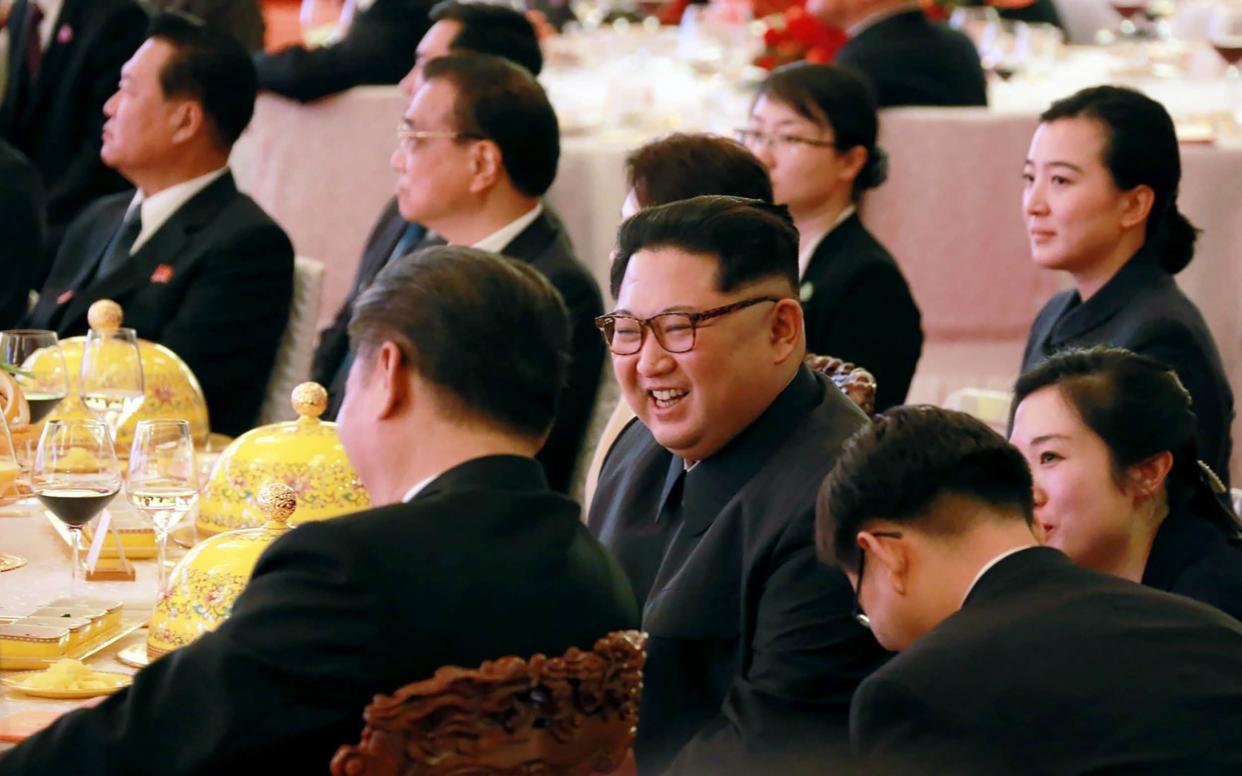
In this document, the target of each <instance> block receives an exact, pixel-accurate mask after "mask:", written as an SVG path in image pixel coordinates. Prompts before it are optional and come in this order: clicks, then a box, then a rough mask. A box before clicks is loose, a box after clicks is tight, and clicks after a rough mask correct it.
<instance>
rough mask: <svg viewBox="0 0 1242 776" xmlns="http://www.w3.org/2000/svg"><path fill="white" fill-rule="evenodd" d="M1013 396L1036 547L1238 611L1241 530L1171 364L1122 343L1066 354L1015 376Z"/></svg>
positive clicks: (1015, 435)
mask: <svg viewBox="0 0 1242 776" xmlns="http://www.w3.org/2000/svg"><path fill="white" fill-rule="evenodd" d="M1014 402H1015V405H1016V406H1017V411H1016V412H1015V414H1014V422H1013V432H1012V434H1011V438H1010V441H1012V442H1013V444H1015V445H1016V446H1017V447H1018V449H1019V450H1021V451H1022V453H1023V455H1024V456H1025V457H1026V459H1027V462H1028V463H1029V464H1030V467H1031V471H1032V474H1033V477H1034V485H1035V525H1036V529H1037V533H1038V534H1040V538H1041V541H1043V543H1045V544H1047V545H1049V546H1052V547H1056V548H1058V549H1060V550H1062V551H1064V552H1065V553H1066V554H1067V555H1069V556H1070V558H1071V559H1073V560H1074V561H1075V562H1076V563H1078V564H1080V565H1083V566H1088V567H1090V568H1093V569H1095V570H1097V571H1103V572H1106V573H1110V574H1115V575H1117V576H1121V577H1125V578H1128V579H1131V580H1133V581H1135V582H1142V583H1143V584H1146V585H1148V586H1150V587H1155V588H1157V589H1160V590H1166V591H1169V592H1173V593H1179V594H1181V595H1185V596H1188V597H1191V598H1196V599H1198V600H1200V601H1203V602H1205V603H1209V604H1212V605H1213V606H1216V607H1218V608H1220V609H1222V610H1224V611H1226V612H1228V613H1229V614H1232V615H1233V616H1235V617H1238V616H1240V615H1242V536H1240V535H1239V530H1238V523H1237V521H1236V518H1235V517H1234V516H1233V515H1232V514H1231V513H1230V512H1229V511H1228V510H1227V509H1226V508H1225V507H1224V506H1223V504H1222V503H1221V502H1220V500H1219V499H1218V498H1217V496H1218V495H1219V493H1220V492H1223V491H1224V487H1223V486H1222V485H1221V484H1220V482H1219V480H1217V479H1216V478H1215V477H1213V476H1212V474H1211V472H1210V471H1208V470H1207V469H1206V468H1205V467H1204V466H1203V465H1202V464H1201V463H1200V462H1199V460H1198V456H1197V454H1196V444H1195V424H1196V419H1195V414H1194V411H1193V410H1192V409H1191V403H1190V395H1189V394H1188V393H1187V392H1186V389H1185V388H1183V387H1182V384H1181V382H1180V381H1179V380H1178V379H1177V375H1176V374H1174V373H1173V371H1172V370H1170V369H1168V368H1167V367H1165V366H1163V365H1162V364H1159V363H1157V362H1156V361H1154V360H1152V359H1150V358H1146V357H1144V356H1139V355H1135V354H1134V353H1131V352H1130V351H1127V350H1122V349H1120V348H1104V347H1097V348H1092V349H1089V350H1076V351H1069V352H1066V353H1062V354H1059V355H1057V356H1053V357H1052V358H1050V359H1049V360H1047V361H1045V362H1044V363H1043V364H1042V365H1041V366H1039V367H1038V368H1036V369H1035V370H1033V371H1031V372H1029V373H1027V374H1026V375H1023V376H1022V377H1021V378H1020V379H1019V380H1018V383H1017V386H1016V388H1015V395H1014Z"/></svg>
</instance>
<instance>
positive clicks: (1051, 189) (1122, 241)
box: [1022, 86, 1233, 483]
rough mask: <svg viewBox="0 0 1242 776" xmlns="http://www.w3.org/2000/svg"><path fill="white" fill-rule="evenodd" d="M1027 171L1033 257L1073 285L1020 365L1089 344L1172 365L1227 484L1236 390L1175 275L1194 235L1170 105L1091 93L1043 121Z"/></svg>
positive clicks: (1203, 443)
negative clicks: (1185, 209)
mask: <svg viewBox="0 0 1242 776" xmlns="http://www.w3.org/2000/svg"><path fill="white" fill-rule="evenodd" d="M1022 175H1023V179H1024V180H1025V182H1026V183H1025V189H1024V192H1023V197H1022V205H1023V213H1024V216H1025V218H1026V226H1027V235H1028V239H1029V240H1030V245H1031V255H1032V258H1033V259H1034V260H1035V263H1036V264H1038V265H1040V266H1041V267H1046V268H1048V269H1059V270H1063V271H1065V272H1068V273H1069V274H1070V275H1071V277H1072V278H1073V281H1074V288H1072V289H1069V290H1067V291H1063V292H1061V293H1060V294H1057V295H1056V296H1054V297H1053V298H1052V300H1051V301H1049V302H1048V304H1046V305H1044V309H1043V310H1041V311H1040V313H1039V315H1038V316H1037V317H1036V318H1035V322H1034V323H1033V324H1032V325H1031V332H1030V335H1029V337H1028V338H1027V343H1026V353H1025V354H1024V356H1023V359H1022V371H1023V372H1026V371H1029V370H1030V369H1032V368H1034V367H1036V366H1038V365H1039V364H1040V363H1041V362H1043V361H1044V360H1045V359H1046V358H1048V357H1049V356H1051V355H1052V354H1054V353H1056V352H1057V351H1059V350H1062V349H1065V348H1071V347H1089V346H1091V345H1114V346H1117V347H1123V348H1127V349H1129V350H1132V351H1134V352H1135V353H1141V354H1143V355H1145V356H1150V357H1152V358H1154V359H1156V360H1157V361H1159V362H1161V363H1163V364H1166V365H1168V366H1170V367H1172V368H1173V369H1174V370H1175V371H1176V372H1177V375H1178V377H1179V378H1181V381H1182V383H1183V384H1184V385H1185V386H1186V387H1187V388H1188V389H1189V390H1190V395H1191V397H1192V398H1193V399H1194V406H1195V413H1196V415H1197V416H1198V419H1199V425H1198V432H1199V450H1200V452H1201V454H1202V457H1203V458H1204V460H1206V461H1207V462H1208V464H1210V465H1211V467H1212V469H1213V470H1214V471H1215V472H1216V473H1217V474H1218V475H1219V476H1220V477H1221V478H1222V479H1223V480H1224V481H1225V482H1226V483H1227V482H1228V477H1229V453H1230V449H1231V447H1232V443H1231V441H1230V434H1229V426H1230V424H1231V423H1232V422H1233V392H1232V391H1231V390H1230V388H1229V383H1228V381H1227V380H1226V379H1225V372H1224V369H1223V367H1222V366H1221V360H1220V353H1219V351H1218V350H1217V348H1216V341H1215V340H1214V339H1213V338H1212V333H1211V332H1210V331H1209V330H1208V327H1207V324H1206V323H1205V322H1204V320H1203V316H1202V315H1201V314H1200V312H1199V309H1198V308H1197V307H1195V304H1194V303H1193V302H1191V301H1190V299H1188V298H1187V297H1186V295H1185V294H1183V293H1182V291H1181V290H1180V289H1179V288H1178V287H1177V283H1175V282H1174V280H1173V275H1175V274H1177V273H1178V272H1180V271H1181V270H1182V269H1184V268H1185V267H1186V265H1187V264H1189V263H1190V260H1191V258H1193V257H1194V244H1195V238H1196V236H1197V230H1196V229H1195V228H1194V226H1192V225H1191V223H1190V222H1189V221H1188V220H1187V219H1186V217H1185V216H1184V215H1182V213H1181V212H1180V211H1179V210H1178V208H1177V190H1178V185H1179V184H1180V182H1181V176H1182V169H1181V160H1180V157H1179V156H1178V148H1177V137H1176V135H1175V134H1174V131H1173V120H1172V119H1171V118H1170V117H1169V114H1168V112H1167V111H1166V110H1165V109H1164V107H1163V106H1162V105H1161V104H1160V103H1158V102H1156V101H1155V100H1152V99H1151V98H1149V97H1146V96H1145V95H1143V94H1140V93H1139V92H1136V91H1133V90H1131V89H1123V88H1119V87H1115V86H1097V87H1093V88H1090V89H1084V90H1083V91H1080V92H1078V93H1077V94H1074V95H1072V96H1070V97H1067V98H1065V99H1063V100H1060V101H1058V102H1056V103H1054V104H1053V105H1052V107H1050V108H1049V109H1048V110H1046V111H1045V112H1044V113H1043V115H1042V116H1041V117H1040V125H1039V128H1038V129H1037V130H1036V131H1035V136H1034V137H1033V138H1032V139H1031V149H1030V152H1029V154H1028V158H1027V160H1026V163H1025V165H1024V167H1023V173H1022Z"/></svg>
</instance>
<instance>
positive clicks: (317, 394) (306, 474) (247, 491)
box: [197, 383, 371, 535]
mask: <svg viewBox="0 0 1242 776" xmlns="http://www.w3.org/2000/svg"><path fill="white" fill-rule="evenodd" d="M290 398H291V401H292V404H293V408H294V410H295V411H296V412H297V413H298V416H299V417H298V419H297V420H292V421H283V422H280V423H272V424H269V425H266V426H260V427H258V428H254V429H251V430H250V431H247V432H246V433H245V434H242V435H241V436H239V437H238V438H237V439H235V440H233V442H232V443H231V444H230V445H229V446H228V447H227V448H225V450H224V452H222V453H221V454H220V458H219V460H217V461H216V464H215V466H214V467H213V468H212V470H211V476H210V478H209V479H208V481H207V485H206V486H205V487H204V489H203V497H202V500H201V501H200V503H199V513H198V521H197V527H198V531H199V534H200V535H211V534H215V533H219V532H220V531H229V530H233V529H236V528H250V527H254V526H258V525H260V524H261V523H262V522H263V520H264V516H263V515H262V514H261V513H260V512H259V511H258V510H257V509H255V507H254V497H255V494H256V493H257V492H258V488H259V486H260V485H261V484H263V483H266V482H281V483H284V484H285V485H288V486H289V487H290V488H292V489H293V491H294V492H295V493H296V494H297V497H298V514H297V517H296V518H295V519H294V520H293V524H295V525H296V524H297V523H300V522H306V521H308V520H323V519H326V518H329V517H336V516H337V515H343V514H348V513H350V512H357V511H359V510H361V509H366V508H367V507H368V506H370V503H371V502H370V499H369V498H368V497H367V492H366V490H365V489H364V488H363V487H362V483H361V482H359V480H358V476H357V474H356V473H355V472H354V468H353V466H352V465H351V464H350V462H349V458H348V456H347V455H346V454H345V448H344V446H343V445H342V444H341V440H340V437H339V436H337V433H336V424H335V423H332V422H330V421H323V420H320V417H319V416H320V415H322V414H323V412H324V410H325V409H326V408H327V405H328V393H327V391H325V390H324V389H323V386H321V385H319V384H318V383H302V384H301V385H299V386H297V387H296V388H294V389H293V392H292V394H291V397H290Z"/></svg>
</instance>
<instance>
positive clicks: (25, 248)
mask: <svg viewBox="0 0 1242 776" xmlns="http://www.w3.org/2000/svg"><path fill="white" fill-rule="evenodd" d="M0 160H3V164H0V214H3V215H0V329H9V328H12V327H14V326H16V325H17V322H18V321H19V320H21V319H22V318H23V317H24V316H25V315H26V302H27V299H28V298H29V295H30V290H31V289H32V288H33V287H34V285H35V284H36V283H37V282H39V279H40V278H41V277H42V276H43V274H44V272H43V267H42V263H43V252H42V250H43V231H44V222H43V186H42V185H41V184H40V182H39V174H38V172H36V171H35V169H34V168H33V167H31V166H30V165H29V164H27V163H26V162H25V161H24V160H22V159H21V157H20V156H18V154H17V152H16V151H13V150H11V149H9V148H8V146H0Z"/></svg>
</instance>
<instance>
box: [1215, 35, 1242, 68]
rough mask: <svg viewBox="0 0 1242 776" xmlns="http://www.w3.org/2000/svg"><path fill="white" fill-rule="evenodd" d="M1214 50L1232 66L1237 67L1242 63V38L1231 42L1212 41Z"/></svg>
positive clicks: (1239, 37)
mask: <svg viewBox="0 0 1242 776" xmlns="http://www.w3.org/2000/svg"><path fill="white" fill-rule="evenodd" d="M1212 48H1214V49H1216V53H1217V54H1220V56H1221V58H1222V59H1224V60H1225V61H1226V62H1228V63H1229V64H1230V65H1236V64H1238V62H1242V36H1238V37H1235V38H1233V39H1231V40H1227V41H1225V40H1220V41H1215V40H1214V41H1212Z"/></svg>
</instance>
